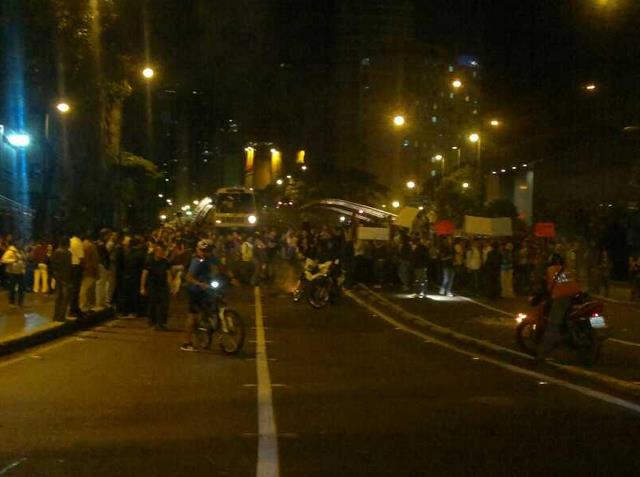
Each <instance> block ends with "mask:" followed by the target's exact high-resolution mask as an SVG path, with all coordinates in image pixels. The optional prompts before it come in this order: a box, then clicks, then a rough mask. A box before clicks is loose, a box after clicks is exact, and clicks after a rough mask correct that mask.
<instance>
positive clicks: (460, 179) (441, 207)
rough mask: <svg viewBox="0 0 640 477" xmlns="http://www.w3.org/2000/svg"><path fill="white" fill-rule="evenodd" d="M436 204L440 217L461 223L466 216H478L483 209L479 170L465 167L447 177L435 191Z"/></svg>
mask: <svg viewBox="0 0 640 477" xmlns="http://www.w3.org/2000/svg"><path fill="white" fill-rule="evenodd" d="M465 183H466V184H468V187H467V188H465V187H464V184H465ZM435 202H436V207H437V211H438V216H439V217H442V218H449V219H454V220H457V221H461V220H462V219H463V217H464V216H465V215H470V214H477V213H478V212H479V211H480V210H481V209H482V191H481V188H480V174H479V173H478V170H477V169H476V168H475V167H473V166H465V167H462V168H460V169H458V170H456V171H455V172H453V173H451V174H449V175H447V176H445V177H444V178H443V179H442V182H441V183H440V185H439V186H438V187H437V188H436V190H435Z"/></svg>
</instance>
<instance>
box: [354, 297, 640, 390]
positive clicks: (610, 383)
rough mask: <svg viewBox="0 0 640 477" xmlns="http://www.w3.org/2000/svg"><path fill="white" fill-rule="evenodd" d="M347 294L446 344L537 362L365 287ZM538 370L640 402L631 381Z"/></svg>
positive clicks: (575, 370)
mask: <svg viewBox="0 0 640 477" xmlns="http://www.w3.org/2000/svg"><path fill="white" fill-rule="evenodd" d="M346 294H347V296H349V297H350V298H352V299H353V300H354V301H356V302H357V303H359V304H360V305H363V306H365V307H366V308H367V309H368V310H369V311H373V312H374V313H379V310H378V311H375V310H374V309H373V308H372V307H371V305H370V304H371V303H375V304H377V305H378V306H380V307H382V308H383V309H386V310H391V311H393V312H394V315H395V317H396V318H400V319H401V320H402V321H403V322H407V323H410V324H411V325H413V326H417V327H420V328H422V329H425V330H427V331H428V332H429V333H430V334H431V335H434V336H436V337H438V338H441V339H443V340H446V341H449V342H454V343H456V344H458V345H462V346H465V347H467V348H471V349H474V350H477V351H479V352H481V353H484V354H487V355H491V356H494V357H497V358H500V359H503V360H508V361H509V362H510V363H513V364H517V365H520V366H531V365H533V364H534V362H535V360H534V358H533V357H532V356H530V355H528V354H525V353H521V352H520V351H516V350H514V349H511V348H506V347H504V346H501V345H498V344H495V343H492V342H490V341H487V340H481V339H478V338H474V337H471V336H468V335H465V334H463V333H459V332H457V331H454V330H452V329H450V328H446V327H444V326H440V325H437V324H435V323H432V322H431V321H429V320H427V319H426V318H424V317H422V316H419V315H416V314H415V313H412V312H410V311H407V310H406V309H404V308H403V307H401V306H400V305H398V304H396V303H394V302H392V301H391V300H389V299H387V298H385V297H384V296H382V295H380V294H379V293H376V292H375V291H373V290H371V289H370V288H368V287H367V286H365V285H358V286H357V287H356V288H354V290H353V291H348V292H346ZM468 300H469V301H471V302H473V303H477V304H480V305H481V306H484V307H485V308H489V309H493V307H489V305H484V304H483V303H481V302H476V301H475V300H471V299H468ZM494 311H498V309H494ZM499 311H500V312H501V313H505V314H506V313H507V312H506V311H503V310H499ZM510 315H511V314H510ZM396 326H397V325H396ZM539 366H540V367H543V368H544V367H546V368H548V369H554V370H555V371H557V372H560V373H562V374H563V375H565V376H569V377H572V378H578V379H581V380H584V381H587V382H590V383H592V384H595V385H598V386H603V387H605V388H607V389H610V390H614V391H616V392H620V393H624V394H625V395H628V396H632V397H634V398H640V386H639V385H638V384H636V383H633V382H630V381H624V380H622V379H617V378H614V377H611V376H607V375H605V374H602V373H596V372H594V371H589V370H587V369H583V368H579V367H577V366H570V365H565V364H560V363H557V362H554V361H545V362H544V363H540V364H539Z"/></svg>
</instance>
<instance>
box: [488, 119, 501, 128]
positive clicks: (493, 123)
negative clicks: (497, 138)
mask: <svg viewBox="0 0 640 477" xmlns="http://www.w3.org/2000/svg"><path fill="white" fill-rule="evenodd" d="M489 124H491V126H493V127H494V128H497V127H498V126H500V124H501V123H500V121H499V120H498V119H492V120H491V122H490V123H489Z"/></svg>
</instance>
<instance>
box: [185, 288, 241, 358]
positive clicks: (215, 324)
mask: <svg viewBox="0 0 640 477" xmlns="http://www.w3.org/2000/svg"><path fill="white" fill-rule="evenodd" d="M205 292H206V298H205V300H204V305H203V307H202V309H201V311H200V318H199V319H198V322H197V323H196V327H195V330H194V344H195V345H196V347H197V348H200V349H209V348H210V347H211V344H212V343H214V342H217V343H218V345H219V346H220V349H221V350H222V352H223V353H225V354H229V355H231V354H236V353H238V352H239V351H240V350H241V349H242V346H243V344H244V337H245V329H244V323H243V322H242V319H241V318H240V315H239V314H238V312H236V311H235V310H232V309H231V308H228V307H227V303H226V301H225V299H224V294H223V293H222V283H221V282H219V281H217V280H214V281H212V282H211V284H210V286H209V288H207V289H206V290H205Z"/></svg>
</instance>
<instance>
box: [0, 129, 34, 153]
mask: <svg viewBox="0 0 640 477" xmlns="http://www.w3.org/2000/svg"><path fill="white" fill-rule="evenodd" d="M5 137H6V138H7V142H8V143H9V145H10V146H12V147H15V148H16V149H25V148H27V147H29V145H30V144H31V136H29V135H28V134H26V133H9V134H7V135H6V136H5Z"/></svg>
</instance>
